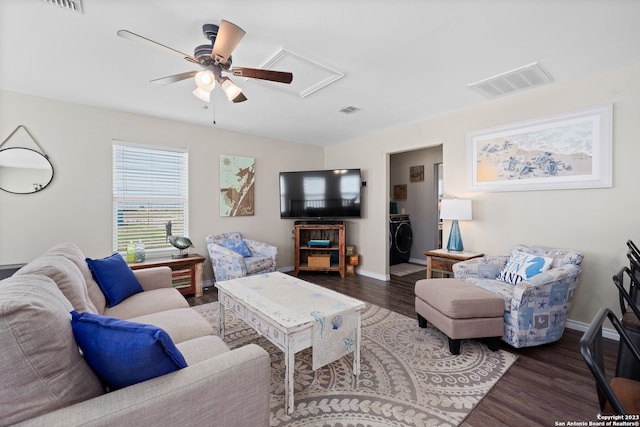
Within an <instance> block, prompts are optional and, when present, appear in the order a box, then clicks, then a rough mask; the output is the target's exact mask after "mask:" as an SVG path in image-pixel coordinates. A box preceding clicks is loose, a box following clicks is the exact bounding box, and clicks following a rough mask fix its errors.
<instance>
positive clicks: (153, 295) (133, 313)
mask: <svg viewBox="0 0 640 427" xmlns="http://www.w3.org/2000/svg"><path fill="white" fill-rule="evenodd" d="M185 307H189V303H188V302H187V300H186V299H185V298H184V297H183V296H182V294H180V292H179V291H178V290H177V289H174V288H160V289H152V290H150V291H144V292H139V293H137V294H133V295H131V296H130V297H129V298H127V299H126V300H124V301H122V302H121V303H120V304H118V305H116V306H114V307H107V308H105V309H104V313H102V314H104V315H105V316H109V317H117V318H118V319H123V320H128V319H131V318H132V317H138V316H144V315H146V314H151V313H159V312H163V311H166V310H173V309H175V308H185Z"/></svg>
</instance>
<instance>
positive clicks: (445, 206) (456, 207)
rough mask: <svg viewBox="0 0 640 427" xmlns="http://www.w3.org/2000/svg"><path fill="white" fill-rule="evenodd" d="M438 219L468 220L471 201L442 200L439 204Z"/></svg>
mask: <svg viewBox="0 0 640 427" xmlns="http://www.w3.org/2000/svg"><path fill="white" fill-rule="evenodd" d="M440 219H447V220H470V219H471V200H462V199H442V201H441V204H440Z"/></svg>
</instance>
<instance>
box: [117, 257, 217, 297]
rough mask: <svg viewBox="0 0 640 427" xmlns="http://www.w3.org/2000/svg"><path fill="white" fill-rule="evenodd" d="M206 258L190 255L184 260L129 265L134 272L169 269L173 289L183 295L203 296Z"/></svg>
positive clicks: (172, 259)
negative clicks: (144, 269) (161, 268)
mask: <svg viewBox="0 0 640 427" xmlns="http://www.w3.org/2000/svg"><path fill="white" fill-rule="evenodd" d="M204 261H205V258H204V257H203V256H201V255H198V254H190V255H188V256H186V257H184V258H156V259H149V260H146V261H142V262H135V263H132V264H129V267H131V269H132V270H140V269H143V268H151V267H169V268H171V270H172V273H171V279H172V282H173V287H174V288H176V289H177V290H178V291H180V293H181V294H182V295H195V296H196V297H201V296H202V267H203V264H204Z"/></svg>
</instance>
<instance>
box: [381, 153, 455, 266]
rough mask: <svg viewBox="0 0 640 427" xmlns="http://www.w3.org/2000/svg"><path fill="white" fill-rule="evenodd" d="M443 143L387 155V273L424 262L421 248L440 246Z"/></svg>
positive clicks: (423, 264) (428, 248)
mask: <svg viewBox="0 0 640 427" xmlns="http://www.w3.org/2000/svg"><path fill="white" fill-rule="evenodd" d="M442 171H443V165H442V145H436V146H433V147H425V148H421V149H417V150H411V151H405V152H401V153H391V154H389V207H388V209H389V221H388V227H389V230H388V232H389V273H390V274H393V275H404V274H406V272H407V271H415V270H416V269H419V268H420V267H421V266H422V267H423V268H424V266H425V265H426V258H425V256H424V251H428V250H433V249H438V248H440V247H441V245H442V235H441V221H440V220H439V218H438V205H439V201H440V199H441V198H442Z"/></svg>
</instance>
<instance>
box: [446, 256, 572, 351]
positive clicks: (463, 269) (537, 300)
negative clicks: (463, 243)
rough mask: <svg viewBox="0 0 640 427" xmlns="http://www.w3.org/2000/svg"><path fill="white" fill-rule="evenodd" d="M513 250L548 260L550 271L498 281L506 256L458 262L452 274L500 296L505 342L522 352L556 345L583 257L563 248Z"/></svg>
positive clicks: (562, 329) (560, 335) (505, 262)
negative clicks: (547, 345)
mask: <svg viewBox="0 0 640 427" xmlns="http://www.w3.org/2000/svg"><path fill="white" fill-rule="evenodd" d="M514 251H519V252H524V253H527V254H531V255H536V256H540V257H549V258H552V262H551V266H550V268H549V269H548V270H546V271H544V272H542V273H539V274H536V275H534V276H532V277H530V278H528V279H525V280H522V281H520V282H519V283H517V284H515V285H513V284H511V283H507V282H505V281H502V280H499V276H500V273H501V271H502V270H503V269H504V268H505V265H506V264H507V262H508V261H509V259H510V257H511V254H509V255H497V256H484V257H480V258H473V259H470V260H467V261H463V262H459V263H457V264H454V266H453V274H454V277H455V278H457V279H463V280H465V281H466V282H468V283H471V284H473V285H475V286H478V287H479V288H482V289H486V290H488V291H490V292H493V293H495V294H497V295H500V296H501V297H502V298H504V301H505V313H504V335H503V337H502V339H503V340H504V341H505V342H507V343H508V344H510V345H512V346H514V347H517V348H520V347H531V346H536V345H540V344H547V343H551V342H554V341H557V340H559V339H560V337H562V334H563V332H564V327H565V323H566V320H567V314H568V312H569V308H571V303H572V302H573V297H574V292H575V289H576V287H577V286H578V279H579V277H580V273H581V271H582V269H581V268H580V263H581V262H582V258H583V255H582V254H581V253H580V252H576V251H573V250H567V249H550V248H543V247H537V246H527V245H516V246H514V247H513V250H512V254H513V252H514Z"/></svg>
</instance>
